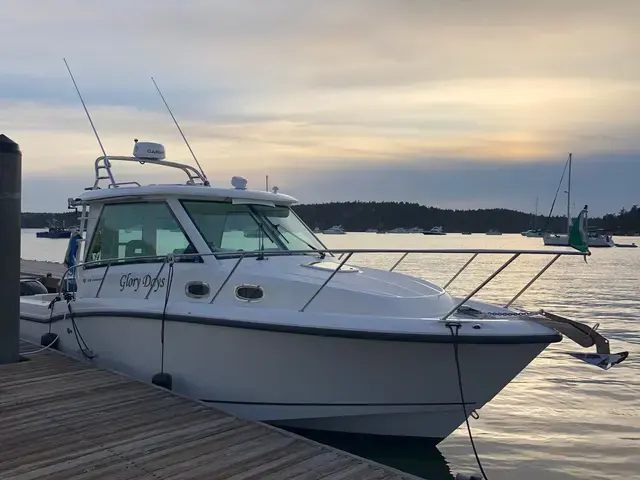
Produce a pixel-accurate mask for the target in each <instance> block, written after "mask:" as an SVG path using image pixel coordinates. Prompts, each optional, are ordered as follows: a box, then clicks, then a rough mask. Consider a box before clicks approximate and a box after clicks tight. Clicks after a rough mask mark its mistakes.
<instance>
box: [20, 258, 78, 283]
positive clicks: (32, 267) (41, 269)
mask: <svg viewBox="0 0 640 480" xmlns="http://www.w3.org/2000/svg"><path fill="white" fill-rule="evenodd" d="M66 270H67V267H65V266H64V265H63V264H62V263H58V262H43V261H40V260H25V259H20V273H21V274H22V275H28V276H35V277H44V276H45V275H46V274H47V273H51V276H52V277H54V278H58V279H60V278H62V276H63V275H64V272H65V271H66Z"/></svg>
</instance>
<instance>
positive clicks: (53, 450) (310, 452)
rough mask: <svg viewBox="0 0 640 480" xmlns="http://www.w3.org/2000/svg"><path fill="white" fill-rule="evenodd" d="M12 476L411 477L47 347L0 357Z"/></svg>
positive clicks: (0, 449)
mask: <svg viewBox="0 0 640 480" xmlns="http://www.w3.org/2000/svg"><path fill="white" fill-rule="evenodd" d="M31 273H35V272H34V271H32V272H31ZM45 273H46V272H45ZM38 349H39V347H38V346H37V345H33V344H30V343H26V342H21V351H22V352H35V351H36V350H38ZM10 478H20V479H24V480H40V479H45V478H46V479H51V480H56V479H60V480H62V479H64V480H68V479H87V480H91V479H119V480H138V479H147V478H148V479H152V480H159V479H183V478H189V479H200V478H202V479H209V478H215V479H233V480H249V479H255V480H257V479H278V480H280V479H294V478H295V479H298V480H302V479H308V480H315V479H320V478H326V479H334V480H342V479H354V480H355V479H357V478H363V479H364V478H367V479H369V478H370V479H415V478H416V477H413V476H411V475H409V474H404V473H402V472H399V471H397V470H395V469H392V468H390V467H386V466H383V465H380V464H377V463H375V462H371V461H368V460H365V459H362V458H360V457H357V456H355V455H351V454H348V453H346V452H342V451H340V450H337V449H334V448H331V447H328V446H325V445H322V444H319V443H317V442H314V441H311V440H307V439H305V438H303V437H300V436H298V435H294V434H292V433H289V432H286V431H283V430H280V429H277V428H274V427H272V426H269V425H265V424H262V423H260V422H252V421H249V420H244V419H241V418H238V417H235V416H233V415H230V414H227V413H225V412H222V411H220V410H216V409H214V408H212V407H210V406H207V405H204V404H202V403H201V402H198V401H195V400H191V399H188V398H186V397H184V396H180V395H176V394H174V393H171V392H168V391H166V390H163V389H161V388H158V387H156V386H153V385H150V384H147V383H144V382H140V381H136V380H133V379H131V378H129V377H126V376H124V375H121V374H118V373H114V372H110V371H108V370H105V369H101V368H98V367H95V366H93V365H90V364H88V363H86V362H83V361H80V360H77V359H74V358H71V357H68V356H66V355H63V354H60V353H58V352H55V351H52V350H45V351H42V352H38V353H32V354H30V355H29V357H28V360H26V361H22V362H19V363H15V364H10V365H0V479H10Z"/></svg>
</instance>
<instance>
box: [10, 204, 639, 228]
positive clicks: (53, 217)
mask: <svg viewBox="0 0 640 480" xmlns="http://www.w3.org/2000/svg"><path fill="white" fill-rule="evenodd" d="M293 208H294V210H295V211H296V213H297V214H298V215H300V217H301V218H302V219H303V220H304V221H305V223H306V224H307V225H309V227H311V228H316V227H318V228H320V229H322V230H324V229H327V228H330V227H331V226H333V225H342V226H343V228H344V229H345V230H347V231H351V232H358V231H365V230H368V229H372V228H373V229H376V230H384V231H388V230H393V229H394V228H412V227H420V228H423V229H430V228H431V227H433V226H436V225H441V226H442V227H444V230H445V232H451V233H454V232H486V231H488V230H491V229H496V230H500V231H501V232H504V233H519V232H522V231H524V230H528V229H530V228H542V229H544V230H549V231H552V232H559V233H561V232H566V230H567V219H566V217H562V216H554V217H550V218H547V217H546V216H543V215H538V216H537V217H536V216H534V215H532V214H529V213H525V212H519V211H516V210H509V209H506V208H492V209H476V210H449V209H443V208H436V207H428V206H425V205H420V204H418V203H408V202H331V203H316V204H302V205H295V206H294V207H293ZM78 216H79V212H64V213H32V212H26V213H23V214H22V228H47V227H48V226H49V225H52V224H53V225H59V226H63V225H64V226H67V227H71V226H75V225H77V224H78ZM589 227H596V228H603V229H604V230H606V231H607V232H610V233H613V234H618V235H624V234H634V233H638V232H640V208H638V205H633V206H632V207H631V208H630V209H629V210H627V209H626V208H623V209H622V210H620V211H619V212H618V213H612V214H607V215H604V216H603V217H599V218H589Z"/></svg>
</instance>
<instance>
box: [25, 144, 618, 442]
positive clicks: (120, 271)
mask: <svg viewBox="0 0 640 480" xmlns="http://www.w3.org/2000/svg"><path fill="white" fill-rule="evenodd" d="M118 162H138V163H140V164H143V165H161V166H163V167H167V168H171V169H174V170H176V171H178V172H181V173H182V174H183V175H184V176H185V177H186V178H185V180H184V182H183V183H182V184H170V185H142V184H141V183H139V182H137V181H121V179H120V177H119V176H116V175H114V172H113V171H112V167H113V165H115V164H117V163H118ZM95 173H96V175H95V179H94V183H93V186H92V187H90V188H89V189H88V190H87V191H85V192H84V193H82V194H81V195H79V196H77V197H74V198H73V199H70V202H69V203H70V206H71V207H73V208H80V209H81V212H82V215H81V228H80V233H79V234H78V235H74V236H73V237H72V239H71V242H72V246H73V248H71V247H70V252H71V253H70V254H69V256H68V257H69V258H68V263H69V267H70V268H69V270H68V273H67V276H68V277H69V279H70V280H72V281H69V282H63V285H75V288H69V289H65V291H63V292H61V293H60V294H43V295H34V296H29V297H22V299H21V332H22V335H23V336H24V337H26V338H29V339H31V340H35V341H38V342H42V343H43V344H45V345H47V344H51V345H53V346H54V347H55V348H58V349H60V350H62V351H64V352H68V353H70V354H72V355H76V356H79V357H82V358H85V359H86V360H87V361H90V362H93V363H96V364H98V365H103V366H105V367H110V368H115V369H117V370H120V371H123V372H125V373H128V374H130V375H133V376H135V377H137V378H140V379H143V380H147V381H151V380H152V379H153V380H154V381H155V382H156V383H159V384H162V385H164V386H166V387H168V388H172V389H173V390H175V391H177V392H180V393H183V394H186V395H188V396H191V397H194V398H197V399H200V400H202V401H204V402H207V403H209V404H211V405H214V406H216V407H218V408H220V409H222V410H226V411H229V412H232V413H234V414H236V415H239V416H242V417H246V418H250V419H256V420H261V421H266V422H271V423H273V424H275V425H280V426H284V427H289V428H297V429H301V430H322V431H333V432H343V433H354V434H366V435H373V436H389V435H390V436H402V437H421V438H433V439H436V440H440V439H443V438H445V437H447V436H448V435H449V434H450V433H451V432H453V431H454V430H455V429H456V428H457V427H458V426H459V425H460V424H462V423H463V422H464V421H465V419H466V418H467V416H469V415H470V414H471V413H472V412H474V411H475V410H478V409H480V408H481V407H482V406H483V405H485V404H486V403H487V402H489V401H490V400H491V399H492V398H493V397H494V396H495V395H497V394H498V393H499V392H500V391H501V390H502V389H503V388H504V387H505V386H506V385H507V384H508V383H509V382H510V381H511V380H512V379H513V378H514V377H515V376H516V375H518V373H519V372H520V371H522V370H523V369H524V368H525V367H526V366H527V365H528V364H529V363H530V362H531V361H532V360H533V359H534V358H535V357H537V356H538V355H539V354H540V353H541V352H542V351H543V350H544V349H545V348H546V347H547V346H548V345H549V344H551V343H554V342H559V341H560V340H561V339H562V338H563V334H564V335H565V336H567V337H569V338H570V339H572V340H574V341H575V342H577V343H578V344H580V345H581V346H583V347H591V346H594V345H595V346H596V353H592V354H576V356H577V357H578V358H582V359H584V360H585V361H587V362H589V363H593V364H596V365H597V366H600V367H602V368H605V369H608V368H609V367H611V366H612V365H614V364H616V363H619V362H621V361H623V360H624V359H625V358H626V353H625V352H622V353H620V354H612V353H611V352H610V351H609V344H608V342H607V340H606V339H604V337H602V336H601V335H600V334H599V333H598V332H597V331H596V329H594V328H591V327H589V326H587V325H585V324H582V323H579V322H575V321H572V320H568V319H565V318H563V317H560V316H557V315H553V314H551V313H547V312H544V311H542V310H541V311H535V312H524V311H522V310H519V309H516V308H514V307H512V303H513V302H514V301H516V300H517V299H518V298H519V296H520V295H521V294H522V293H523V292H524V291H525V290H526V289H527V288H528V287H529V286H530V285H531V284H532V283H533V282H534V281H535V280H536V279H537V278H538V277H539V276H540V275H541V274H542V273H543V272H544V271H545V270H546V269H547V268H548V267H550V266H551V265H552V264H553V263H554V262H555V261H556V260H558V259H559V258H560V257H565V256H568V257H570V258H569V260H570V259H571V257H573V258H575V257H576V256H583V255H585V253H583V252H579V251H565V250H563V251H557V252H555V251H552V250H541V251H521V250H512V251H501V250H444V251H443V250H413V251H407V250H330V249H328V248H327V247H326V246H325V245H324V244H323V243H322V241H321V240H320V239H319V238H318V237H317V236H316V235H315V234H314V233H313V231H312V230H311V229H310V228H309V227H308V226H307V225H306V224H305V223H304V222H303V221H302V220H301V219H300V218H299V217H298V215H296V213H295V212H294V211H293V210H292V208H291V206H292V205H293V204H294V203H295V202H296V199H294V198H293V197H291V196H288V195H285V194H282V193H280V192H278V191H277V190H275V189H274V190H273V191H260V190H252V189H250V188H248V185H247V181H246V180H245V179H244V178H242V177H233V179H232V180H231V185H230V186H229V187H226V188H221V187H213V186H211V185H210V184H209V181H208V180H207V178H206V176H205V175H204V173H203V172H202V170H201V169H200V170H198V169H195V168H193V167H191V166H189V165H186V164H182V163H177V162H172V161H168V160H166V158H165V148H164V146H163V145H161V144H157V143H150V142H138V141H136V142H135V146H134V150H133V156H115V157H112V156H107V155H106V154H105V155H103V156H101V157H99V158H98V159H97V160H96V162H95ZM116 179H118V180H120V181H116ZM105 182H107V183H106V185H105ZM105 187H106V188H105ZM76 247H77V248H76ZM73 252H75V253H73ZM363 252H364V253H369V254H372V253H377V254H380V255H391V254H394V255H396V256H398V255H399V256H400V258H399V260H398V261H397V262H396V263H395V264H394V265H393V267H392V268H391V269H390V270H384V269H376V268H370V267H366V266H359V265H356V264H352V263H351V262H350V260H351V259H352V257H354V256H356V255H357V254H358V253H363ZM448 253H468V254H469V261H468V262H467V263H466V264H465V265H464V266H463V267H462V268H461V269H460V270H458V271H457V272H453V273H454V274H453V276H452V278H451V280H450V281H449V282H448V283H447V284H446V285H445V287H441V286H439V285H436V284H434V283H432V282H429V281H427V280H425V279H423V278H418V277H414V276H410V275H406V274H403V273H399V272H397V271H396V269H397V268H398V266H399V265H400V263H401V262H402V261H403V260H404V258H406V257H407V255H447V254H448ZM505 253H508V254H509V255H510V258H509V260H507V261H506V262H505V263H504V265H503V266H502V267H500V268H499V269H497V270H496V271H495V272H494V273H492V274H491V275H490V276H489V277H487V278H485V279H480V280H479V284H478V287H477V288H475V289H474V290H472V291H470V292H469V293H468V294H467V295H465V296H463V297H454V296H452V295H450V294H449V293H448V292H447V290H446V287H448V286H449V285H450V284H451V282H453V281H454V280H455V279H456V278H457V276H458V275H459V274H460V273H461V272H462V271H463V270H464V269H466V268H467V266H468V265H469V264H470V263H471V262H472V261H473V260H474V259H475V258H476V257H477V256H478V255H493V254H502V255H504V254H505ZM534 254H535V255H545V256H546V257H547V258H549V262H548V263H547V265H546V266H545V267H544V269H543V270H541V272H540V273H539V274H537V275H536V276H535V277H534V278H532V279H531V281H530V282H529V283H527V285H525V286H524V287H523V288H522V289H521V290H520V291H519V292H517V293H516V294H515V296H514V297H513V299H512V300H511V301H510V302H509V303H507V304H506V305H494V304H489V303H484V302H480V301H478V300H476V299H475V298H474V297H475V295H476V294H477V293H478V292H479V291H481V290H482V288H484V286H485V285H486V284H488V283H489V282H490V281H493V280H494V279H495V277H496V276H497V275H498V274H499V273H500V272H501V271H502V270H503V269H504V268H506V267H507V266H508V265H509V264H511V263H512V262H515V261H517V259H518V258H519V257H520V256H523V255H534ZM454 346H456V348H454ZM458 371H459V372H460V375H461V378H462V379H463V381H462V382H459V379H458ZM460 383H462V386H463V389H462V390H461V388H460Z"/></svg>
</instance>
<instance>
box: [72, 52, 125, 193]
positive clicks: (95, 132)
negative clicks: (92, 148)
mask: <svg viewBox="0 0 640 480" xmlns="http://www.w3.org/2000/svg"><path fill="white" fill-rule="evenodd" d="M62 60H64V64H65V65H66V67H67V70H68V71H69V76H70V77H71V81H72V82H73V86H74V87H76V92H77V93H78V98H80V102H81V103H82V106H83V108H84V112H85V113H86V114H87V118H88V119H89V123H90V124H91V128H92V129H93V133H94V134H95V136H96V139H97V140H98V145H100V150H102V155H103V156H104V165H105V169H106V170H107V175H109V180H111V183H112V184H115V183H116V181H115V179H114V178H113V173H111V162H110V161H109V156H108V155H107V152H106V151H105V150H104V146H103V145H102V141H101V140H100V135H98V131H97V130H96V127H95V125H94V124H93V120H91V115H89V110H87V105H86V104H85V103H84V99H83V98H82V94H81V93H80V89H79V88H78V84H77V83H76V80H75V78H73V73H71V69H70V68H69V64H68V63H67V59H66V58H63V59H62Z"/></svg>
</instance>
